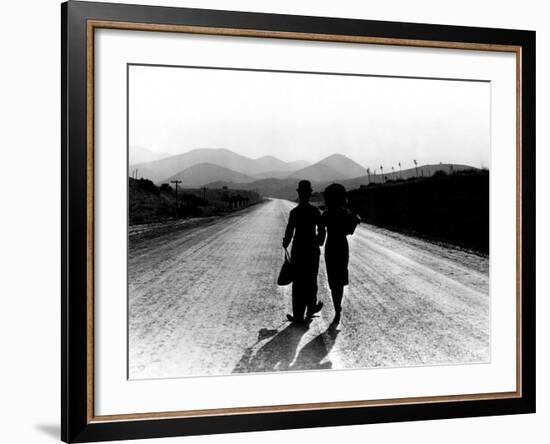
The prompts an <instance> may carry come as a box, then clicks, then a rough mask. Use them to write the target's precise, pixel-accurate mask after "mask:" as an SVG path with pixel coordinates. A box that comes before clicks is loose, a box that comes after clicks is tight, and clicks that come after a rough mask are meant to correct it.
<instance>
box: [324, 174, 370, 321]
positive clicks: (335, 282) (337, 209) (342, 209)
mask: <svg viewBox="0 0 550 444" xmlns="http://www.w3.org/2000/svg"><path fill="white" fill-rule="evenodd" d="M324 198H325V205H326V211H325V212H324V213H323V215H322V216H321V220H322V223H323V225H324V226H325V227H326V229H327V242H326V244H325V264H326V267H327V276H328V285H329V287H330V291H331V294H332V302H333V304H334V311H335V316H334V320H333V321H332V324H333V325H334V326H336V325H338V323H339V322H340V315H341V313H342V298H343V296H344V286H345V285H348V262H349V247H348V240H347V236H348V235H350V234H353V232H354V231H355V227H356V226H357V224H358V223H359V222H360V219H359V218H358V217H357V216H355V215H353V214H351V213H350V212H349V211H348V209H347V202H346V189H345V188H344V187H343V186H342V185H340V184H338V183H333V184H332V185H329V186H328V187H327V188H325V191H324Z"/></svg>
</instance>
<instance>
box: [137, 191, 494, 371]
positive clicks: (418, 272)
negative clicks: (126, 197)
mask: <svg viewBox="0 0 550 444" xmlns="http://www.w3.org/2000/svg"><path fill="white" fill-rule="evenodd" d="M293 205H294V204H293V203H292V202H289V201H285V200H271V201H268V202H266V203H264V204H260V205H256V206H254V207H252V208H249V209H248V210H245V211H242V212H240V213H238V214H233V215H231V216H227V217H224V218H221V219H218V220H215V221H210V222H209V223H208V224H207V225H202V226H198V227H194V228H189V229H187V230H183V231H179V232H174V233H170V234H165V235H163V236H161V237H158V238H155V239H149V240H143V241H141V242H139V243H136V244H135V245H132V246H131V248H130V255H129V264H128V265H129V267H128V268H129V290H130V293H129V344H130V350H129V360H130V362H129V369H130V377H131V378H133V379H134V378H136V379H140V378H167V377H181V376H196V375H226V374H230V373H237V372H262V371H278V370H308V369H328V368H334V369H348V368H366V367H386V366H416V365H435V364H456V363H474V362H487V361H488V360H489V359H490V349H489V344H490V337H489V333H490V332H489V328H490V300H489V276H488V260H487V258H482V257H479V256H477V255H474V254H471V253H467V252H463V251H460V250H458V249H454V248H445V247H441V246H437V245H434V244H431V243H429V242H425V241H422V240H418V239H414V238H411V237H408V236H403V235H400V234H396V233H393V232H390V231H387V230H383V229H380V228H375V227H372V226H370V225H363V224H362V225H360V226H359V227H358V229H357V230H356V232H355V234H354V235H353V236H351V237H350V238H349V241H350V252H351V257H350V285H349V286H348V287H347V288H346V293H345V296H344V309H343V316H342V321H341V323H340V326H339V328H338V329H337V330H332V329H329V328H328V326H329V324H330V321H331V320H332V317H333V315H334V312H333V310H332V302H331V299H330V292H329V289H328V286H327V283H326V274H325V267H324V261H323V260H321V267H320V273H319V299H320V300H321V301H323V302H324V303H325V308H323V310H322V311H321V312H320V313H319V316H318V317H316V318H314V320H313V322H312V323H311V324H310V326H309V328H307V329H306V328H299V327H295V326H293V325H291V324H289V323H287V322H285V314H286V313H287V312H289V310H290V307H291V294H290V287H278V286H277V285H276V284H275V281H276V278H277V274H278V271H279V269H280V266H281V264H282V249H281V247H280V244H281V239H282V237H283V231H284V226H285V221H286V218H287V217H288V212H289V210H290V209H291V208H292V206H293Z"/></svg>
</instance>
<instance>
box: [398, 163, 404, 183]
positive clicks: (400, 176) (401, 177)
mask: <svg viewBox="0 0 550 444" xmlns="http://www.w3.org/2000/svg"><path fill="white" fill-rule="evenodd" d="M398 165H399V178H400V179H403V175H402V174H401V162H399V163H398Z"/></svg>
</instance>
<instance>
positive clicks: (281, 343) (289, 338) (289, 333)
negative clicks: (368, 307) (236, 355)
mask: <svg viewBox="0 0 550 444" xmlns="http://www.w3.org/2000/svg"><path fill="white" fill-rule="evenodd" d="M307 331H308V327H307V326H304V325H296V324H289V325H288V326H286V327H285V328H284V329H283V330H281V331H277V330H270V329H266V328H262V329H261V330H260V331H259V332H258V342H261V341H263V340H265V339H267V338H269V337H271V339H270V340H269V341H268V342H266V343H265V344H264V345H262V346H261V347H260V348H259V349H257V350H255V346H252V347H249V348H247V349H246V351H245V352H244V354H243V356H242V357H241V359H240V360H239V362H238V363H237V365H236V366H235V368H234V369H233V373H257V372H271V371H292V370H294V371H296V370H321V369H330V368H332V363H331V362H330V361H326V362H322V361H324V360H325V358H326V357H327V356H328V354H329V353H330V350H331V349H332V347H333V346H334V343H335V341H336V337H337V336H338V333H339V331H338V330H335V329H331V328H329V329H327V330H326V331H324V332H323V333H321V334H320V335H318V336H317V337H315V338H314V339H313V340H311V341H310V342H308V343H307V344H306V345H305V346H304V347H303V348H302V349H301V350H300V352H299V353H298V356H297V357H296V359H294V357H295V356H296V351H297V348H298V344H299V343H300V340H301V339H302V337H303V336H304V334H305V333H306V332H307ZM255 345H256V344H255Z"/></svg>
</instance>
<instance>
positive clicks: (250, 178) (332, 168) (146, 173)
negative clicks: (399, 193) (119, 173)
mask: <svg viewBox="0 0 550 444" xmlns="http://www.w3.org/2000/svg"><path fill="white" fill-rule="evenodd" d="M135 170H137V176H138V177H143V178H146V179H149V180H151V181H153V182H155V183H163V182H169V181H170V180H175V179H178V180H182V181H183V182H184V184H185V185H186V186H203V185H206V184H208V183H210V182H213V181H229V182H239V183H249V182H254V181H256V180H261V179H269V178H275V179H308V180H310V181H312V182H318V181H326V180H343V179H351V178H354V177H357V176H359V175H362V174H365V169H364V168H363V167H362V166H361V165H359V164H358V163H356V162H354V161H353V160H351V159H350V158H348V157H346V156H344V155H342V154H334V155H332V156H329V157H326V158H324V159H322V160H320V161H319V162H317V163H315V164H313V165H310V164H309V163H308V162H306V161H304V160H298V161H293V162H285V161H283V160H280V159H278V158H276V157H274V156H264V157H260V158H258V159H252V158H250V157H246V156H242V155H240V154H237V153H234V152H232V151H230V150H227V149H208V148H201V149H196V150H192V151H188V152H186V153H183V154H178V155H175V156H170V157H166V158H163V159H158V160H153V161H150V162H143V163H138V164H135V165H130V171H135Z"/></svg>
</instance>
